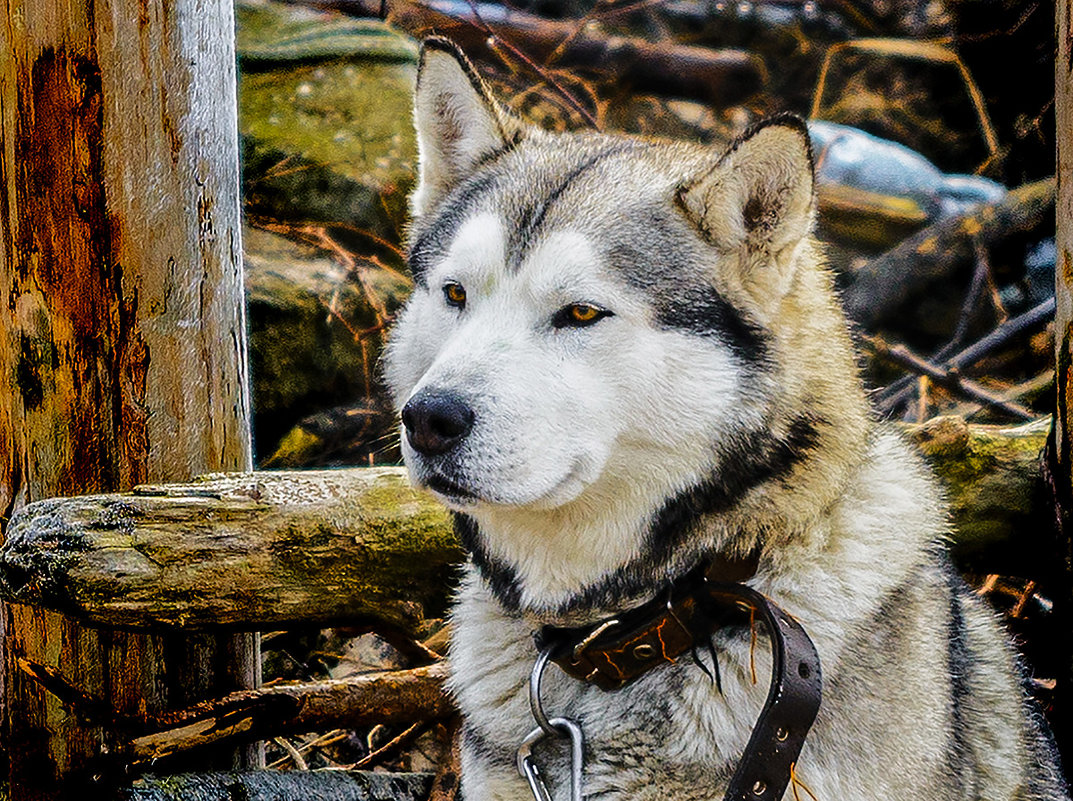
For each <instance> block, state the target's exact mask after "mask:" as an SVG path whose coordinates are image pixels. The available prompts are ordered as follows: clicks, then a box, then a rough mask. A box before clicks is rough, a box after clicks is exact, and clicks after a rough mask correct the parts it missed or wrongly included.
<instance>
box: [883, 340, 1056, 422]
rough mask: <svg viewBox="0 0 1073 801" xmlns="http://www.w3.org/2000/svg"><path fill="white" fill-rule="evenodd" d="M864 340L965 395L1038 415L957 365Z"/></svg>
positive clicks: (1024, 415) (1014, 412) (1006, 409)
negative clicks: (1003, 395) (991, 388)
mask: <svg viewBox="0 0 1073 801" xmlns="http://www.w3.org/2000/svg"><path fill="white" fill-rule="evenodd" d="M863 341H864V342H865V344H867V345H868V346H869V347H871V348H872V350H873V351H875V353H876V355H877V356H879V357H881V358H884V359H886V360H887V361H889V362H891V363H893V364H897V365H899V366H900V367H904V368H906V369H908V370H911V371H912V372H914V373H916V374H918V375H923V376H927V377H928V378H930V379H931V380H932V381H934V382H935V383H936V384H938V385H939V386H941V387H943V388H944V389H947V390H949V391H951V392H955V393H957V394H959V395H961V396H962V397H965V398H969V399H971V400H974V401H977V402H979V403H983V404H986V405H987V406H991V407H992V408H995V409H999V410H1001V411H1003V412H1005V413H1006V414H1009V415H1012V416H1014V417H1018V418H1020V419H1022V420H1033V419H1035V417H1036V415H1035V414H1033V412H1032V410H1031V409H1028V408H1026V407H1024V406H1022V405H1021V404H1019V403H1014V402H1011V401H1007V400H1005V399H1003V398H1000V397H999V396H998V395H996V394H994V393H993V392H991V391H990V390H988V389H987V388H986V387H984V386H982V385H980V384H978V383H976V382H975V381H973V380H971V379H968V378H965V377H964V376H962V375H961V374H960V373H959V372H958V370H957V368H955V367H940V366H939V365H937V364H934V363H932V362H929V361H928V360H927V359H924V358H921V357H920V356H918V355H917V354H915V353H913V352H912V351H911V350H910V349H909V348H907V347H906V346H905V345H888V344H887V343H886V342H884V341H883V340H882V339H881V338H879V337H864V338H863Z"/></svg>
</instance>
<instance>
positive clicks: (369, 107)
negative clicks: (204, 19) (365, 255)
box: [236, 0, 417, 241]
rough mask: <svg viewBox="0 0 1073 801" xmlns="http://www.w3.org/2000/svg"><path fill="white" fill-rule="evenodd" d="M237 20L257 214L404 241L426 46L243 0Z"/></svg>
mask: <svg viewBox="0 0 1073 801" xmlns="http://www.w3.org/2000/svg"><path fill="white" fill-rule="evenodd" d="M236 15H237V42H238V54H239V59H240V64H241V72H240V80H239V128H240V130H241V133H242V138H243V145H244V163H245V171H246V181H245V184H246V186H245V189H246V195H247V205H248V207H249V208H251V210H252V211H253V212H254V213H257V214H260V215H264V216H269V217H275V218H282V219H300V220H303V221H311V220H312V221H319V222H326V223H338V224H344V225H348V226H353V227H358V228H362V229H365V230H367V231H369V232H370V233H373V234H375V235H376V236H379V237H384V238H387V239H389V240H391V241H398V239H399V238H400V233H399V232H400V229H401V227H402V224H403V221H404V217H405V198H406V195H407V193H408V192H409V190H410V187H411V186H412V183H413V174H414V164H415V159H416V145H415V142H414V136H413V126H412V123H411V112H410V109H411V104H412V96H413V86H414V81H415V78H416V57H417V44H416V43H415V42H414V41H413V40H412V39H410V38H408V37H406V36H404V35H402V34H400V33H398V32H396V31H395V30H393V29H392V28H390V27H389V26H388V25H386V24H385V23H382V22H380V21H378V20H354V19H350V18H347V17H343V16H341V15H338V14H328V13H319V12H312V11H309V10H308V9H301V8H295V7H293V6H289V5H284V4H281V3H272V2H265V3H256V4H254V3H252V2H250V1H249V0H242V2H239V3H238V5H237V7H236Z"/></svg>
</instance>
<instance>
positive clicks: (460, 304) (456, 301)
mask: <svg viewBox="0 0 1073 801" xmlns="http://www.w3.org/2000/svg"><path fill="white" fill-rule="evenodd" d="M443 299H444V300H446V301H447V305H448V306H454V307H455V308H458V309H463V308H465V306H466V288H465V287H464V286H462V285H461V284H460V283H458V282H457V281H450V282H448V283H446V284H444V285H443Z"/></svg>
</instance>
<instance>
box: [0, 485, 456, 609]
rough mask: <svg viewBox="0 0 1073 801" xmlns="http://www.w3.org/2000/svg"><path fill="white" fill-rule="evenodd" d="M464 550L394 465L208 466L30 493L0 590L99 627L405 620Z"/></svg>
mask: <svg viewBox="0 0 1073 801" xmlns="http://www.w3.org/2000/svg"><path fill="white" fill-rule="evenodd" d="M462 558H463V552H462V550H461V548H460V546H459V545H458V544H457V542H456V540H455V539H454V536H453V534H452V532H451V526H450V522H449V518H448V515H447V513H446V511H445V510H444V509H443V507H441V506H440V505H439V504H437V503H436V502H435V501H433V500H432V499H431V498H429V497H428V496H427V495H424V494H423V493H419V492H416V491H415V490H413V489H411V488H410V487H409V485H408V483H407V480H406V477H405V475H404V473H403V471H402V470H401V469H399V468H362V469H354V470H338V471H307V472H294V473H288V472H278V473H276V472H263V473H246V474H226V475H211V476H206V477H204V478H202V479H200V480H198V481H196V482H194V483H191V484H168V485H160V486H146V487H139V488H137V489H136V490H135V491H134V493H132V494H123V495H93V496H84V497H80V498H67V499H53V500H46V501H40V502H38V503H36V504H32V505H31V506H29V507H27V508H26V509H25V510H23V511H22V512H20V513H19V514H18V515H16V516H15V518H13V519H12V521H11V525H10V527H9V529H8V540H7V544H6V545H5V547H4V550H3V552H2V556H0V588H2V589H0V592H2V593H3V596H4V597H6V598H7V599H9V600H11V601H13V602H15V603H23V604H32V605H35V606H44V607H47V608H50V609H55V610H58V611H63V612H65V613H67V614H70V615H72V616H75V617H79V618H82V619H84V620H88V621H91V622H93V623H99V624H103V625H109V626H123V627H135V628H172V627H182V628H186V629H206V628H215V627H219V626H231V627H241V628H259V627H266V626H277V625H284V624H287V623H297V622H307V621H317V622H324V623H327V622H332V621H340V620H360V619H364V618H376V619H379V620H383V621H385V622H388V623H391V624H394V625H397V626H400V627H403V628H406V629H412V628H413V626H414V625H416V624H417V622H418V621H420V620H421V618H422V617H423V616H425V615H436V614H440V613H441V612H442V610H443V608H444V606H445V604H446V595H447V591H448V589H447V588H448V587H449V586H450V584H451V581H450V578H451V574H452V571H453V565H455V564H456V563H458V562H459V561H461V560H462Z"/></svg>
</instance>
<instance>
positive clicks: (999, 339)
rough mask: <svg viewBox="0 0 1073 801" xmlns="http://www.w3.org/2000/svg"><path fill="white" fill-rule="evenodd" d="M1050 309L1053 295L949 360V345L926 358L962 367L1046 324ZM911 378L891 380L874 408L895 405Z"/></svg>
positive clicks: (887, 408) (907, 390)
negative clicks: (947, 357)
mask: <svg viewBox="0 0 1073 801" xmlns="http://www.w3.org/2000/svg"><path fill="white" fill-rule="evenodd" d="M1054 309H1055V301H1054V298H1049V299H1047V300H1045V301H1043V302H1042V303H1040V304H1039V305H1038V306H1035V307H1033V308H1032V309H1029V310H1028V311H1026V312H1024V313H1023V314H1020V315H1018V316H1017V317H1012V318H1010V319H1009V320H1007V321H1006V322H1004V323H1002V324H1001V325H999V326H998V327H997V328H995V329H994V330H992V331H991V332H990V333H988V334H987V335H986V336H984V337H981V338H980V339H978V340H977V341H976V342H974V343H973V344H971V345H969V346H968V347H967V348H965V349H964V350H962V351H961V352H959V353H957V354H955V355H954V356H951V357H950V358H949V359H946V358H945V357H946V355H947V352H948V351H949V350H950V346H947V347H945V348H943V349H942V350H940V351H939V352H938V353H936V354H935V356H933V357H931V359H930V361H931V362H933V363H935V364H938V365H941V366H942V367H944V368H946V369H948V370H949V369H952V370H964V369H966V368H968V367H971V366H972V365H974V364H975V363H976V362H978V361H980V360H981V359H983V358H985V357H987V356H989V355H991V354H992V353H994V352H995V351H997V350H998V349H999V348H1001V347H1003V346H1005V345H1007V344H1009V343H1010V342H1011V341H1012V340H1014V339H1016V338H1017V337H1018V336H1020V335H1022V334H1024V333H1026V332H1028V331H1032V330H1034V329H1035V328H1038V327H1039V326H1041V325H1044V324H1045V323H1047V322H1048V321H1049V320H1050V319H1051V318H1052V317H1053V316H1054ZM951 344H953V343H951ZM915 380H916V378H915V376H905V377H904V378H899V379H898V380H896V381H892V382H891V383H890V384H889V385H888V386H887V387H886V388H885V389H884V390H883V391H882V392H880V393H878V395H877V396H876V398H875V404H876V407H877V408H879V409H880V410H881V411H884V412H889V411H891V410H893V409H895V408H897V407H898V406H899V404H901V403H902V402H904V401H905V400H906V399H907V398H908V397H909V395H910V393H911V392H912V390H913V383H914V382H915Z"/></svg>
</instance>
